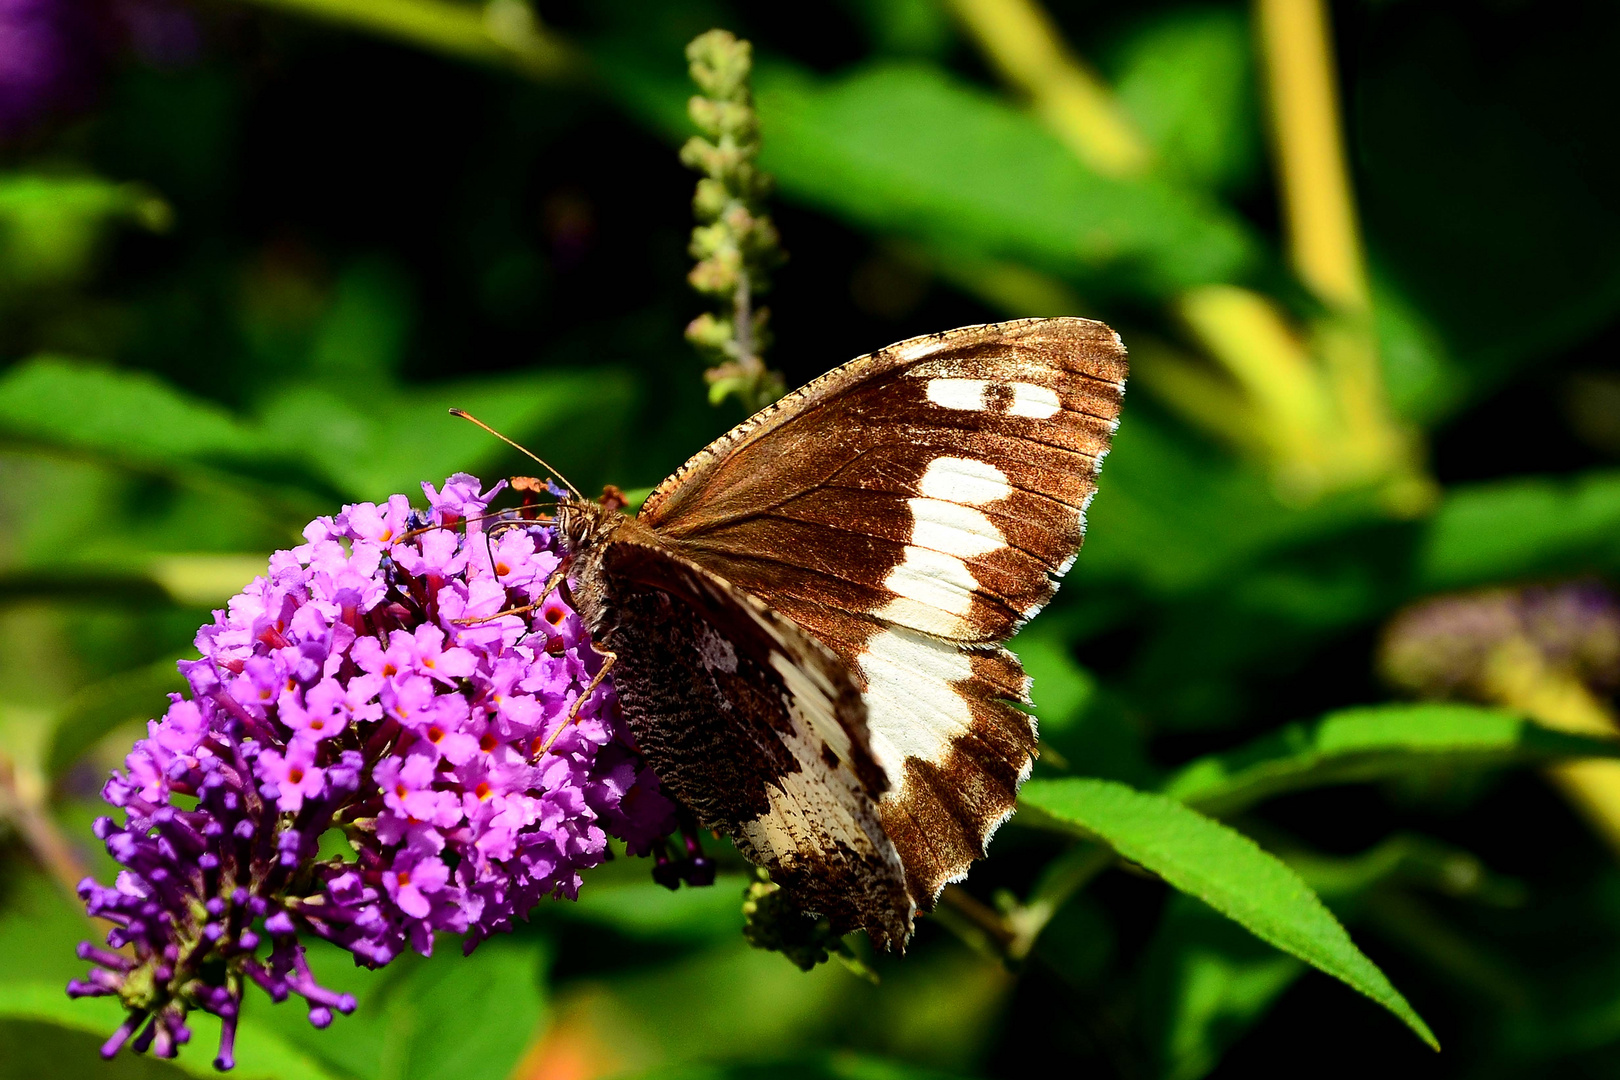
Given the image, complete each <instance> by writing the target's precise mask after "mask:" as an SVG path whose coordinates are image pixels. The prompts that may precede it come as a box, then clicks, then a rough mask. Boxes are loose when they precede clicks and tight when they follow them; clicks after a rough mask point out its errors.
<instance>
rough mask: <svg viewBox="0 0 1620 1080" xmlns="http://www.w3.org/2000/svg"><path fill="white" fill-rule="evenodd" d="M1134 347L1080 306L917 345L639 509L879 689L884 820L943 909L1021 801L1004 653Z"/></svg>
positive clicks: (1025, 614) (1029, 740)
mask: <svg viewBox="0 0 1620 1080" xmlns="http://www.w3.org/2000/svg"><path fill="white" fill-rule="evenodd" d="M1125 373H1126V360H1125V351H1124V348H1123V347H1122V346H1121V345H1120V343H1119V339H1118V337H1117V336H1116V335H1115V334H1114V333H1113V331H1111V330H1109V329H1108V328H1107V327H1106V326H1103V325H1102V324H1101V323H1096V322H1091V321H1089V320H1084V319H1036V320H1025V321H1021V322H1012V323H1001V324H993V325H988V326H979V327H968V328H965V329H962V330H955V331H950V332H948V333H944V334H937V335H931V336H929V337H924V338H917V339H913V340H911V341H906V342H902V343H900V344H898V345H894V346H891V347H890V348H888V349H884V350H882V351H881V352H878V353H874V354H873V355H871V356H868V357H862V358H861V359H858V360H855V361H852V362H851V363H849V364H846V365H844V366H843V367H841V368H838V369H837V370H835V371H833V372H831V373H829V374H828V375H826V376H824V377H822V378H821V379H818V380H816V381H815V382H813V383H811V384H809V385H808V386H806V387H804V388H803V389H801V390H799V391H797V392H796V393H794V394H791V395H789V396H788V397H786V398H784V399H782V400H781V401H780V402H777V403H776V404H775V405H774V406H772V407H770V408H768V409H766V410H764V411H763V412H761V413H760V414H758V415H757V416H755V417H753V418H752V419H750V420H749V421H747V422H745V423H744V424H742V425H740V426H739V427H737V428H736V429H734V430H733V431H732V432H730V433H729V434H727V435H726V436H724V437H722V438H721V439H719V440H717V441H716V442H715V443H714V444H712V445H711V446H710V447H708V448H707V449H705V450H704V451H703V452H702V453H700V454H698V455H697V456H696V457H694V458H693V459H692V460H691V461H690V462H688V463H687V465H686V466H685V467H684V468H682V469H681V470H680V471H679V472H677V473H676V474H675V475H674V476H672V477H671V478H670V479H669V480H667V481H665V483H664V484H663V485H662V486H660V487H659V489H658V490H657V491H655V492H654V493H653V495H652V496H651V498H649V499H648V501H647V504H646V505H645V507H644V508H643V510H642V513H641V520H642V521H643V522H645V523H646V524H647V525H649V526H651V527H652V529H653V530H654V531H655V532H656V533H657V534H658V535H659V537H660V538H661V539H662V540H663V541H664V542H665V543H667V544H669V545H670V546H671V547H672V548H673V549H674V550H675V551H677V552H679V553H680V554H681V555H682V556H684V557H685V558H687V559H690V560H691V561H692V562H693V563H696V564H697V565H699V566H701V567H703V568H704V569H706V570H708V571H710V572H712V573H714V574H716V575H718V576H719V577H720V578H723V579H725V580H726V581H728V582H730V583H732V584H733V585H736V586H739V587H740V588H742V589H744V590H746V591H747V592H749V593H751V594H753V595H754V596H757V597H759V598H760V599H762V600H764V601H765V602H766V603H767V604H769V605H770V606H771V607H772V608H774V609H775V610H776V611H778V612H780V613H782V614H784V615H786V616H787V617H788V618H789V619H791V620H793V621H794V622H795V623H797V624H798V625H799V626H802V627H803V628H804V629H806V630H808V631H809V632H810V633H811V634H813V635H814V636H815V637H816V638H817V639H819V640H820V641H821V642H823V643H825V644H826V645H827V646H829V647H830V648H831V649H832V650H833V651H834V652H835V653H837V654H838V655H839V656H840V657H842V658H843V660H844V661H845V662H846V663H847V664H848V665H849V667H850V669H851V670H852V671H853V672H854V675H855V677H856V680H857V681H858V682H859V684H860V685H861V688H862V690H863V691H864V698H865V706H866V714H867V724H868V726H869V729H870V733H871V747H872V752H873V755H874V757H875V758H876V760H877V762H878V763H879V764H880V765H881V766H883V768H884V769H885V770H886V771H887V773H888V776H889V781H890V788H889V790H888V792H887V793H886V794H885V795H884V797H883V799H882V803H881V808H880V809H881V814H882V821H883V828H884V831H885V832H886V833H887V835H888V836H889V837H890V838H891V839H892V840H893V842H894V844H895V846H896V848H897V849H898V851H899V854H900V857H901V860H902V862H903V863H904V865H905V869H906V874H907V880H908V886H909V889H910V893H911V896H912V897H913V899H914V900H915V902H916V903H917V904H919V905H920V906H923V907H927V906H930V905H931V904H932V902H933V900H934V899H935V897H936V896H937V895H938V892H939V889H940V888H941V887H942V886H943V885H944V884H945V882H947V881H951V880H955V879H957V878H960V877H961V876H962V874H963V873H965V872H966V868H967V866H968V864H969V863H970V862H971V861H972V860H973V859H974V858H977V857H979V856H980V855H982V854H983V852H984V845H985V843H986V842H987V841H988V839H989V837H990V834H991V833H992V832H993V831H994V830H995V828H996V827H997V826H998V825H999V824H1000V823H1001V821H1002V820H1004V819H1005V818H1006V816H1007V815H1008V814H1009V813H1011V811H1012V808H1013V804H1014V798H1015V795H1016V791H1017V787H1018V784H1019V783H1020V782H1021V781H1022V780H1023V778H1024V777H1025V776H1026V775H1027V773H1028V770H1029V762H1030V757H1031V755H1032V753H1033V751H1034V746H1035V732H1034V725H1033V721H1032V720H1031V719H1030V718H1029V717H1028V716H1027V715H1026V714H1025V713H1023V712H1021V711H1020V710H1018V709H1016V708H1014V707H1013V706H1012V704H1010V703H1011V702H1027V701H1028V682H1027V680H1026V679H1025V677H1024V675H1023V671H1022V669H1021V668H1020V667H1019V665H1018V662H1017V660H1016V658H1014V657H1013V656H1012V654H1010V653H1008V652H1007V651H1006V650H1005V649H1002V648H1001V647H1000V643H1001V642H1004V641H1006V640H1007V639H1008V638H1009V637H1011V636H1012V634H1013V633H1014V632H1015V631H1016V630H1017V629H1018V627H1019V626H1021V625H1022V624H1023V623H1024V622H1025V621H1027V620H1028V619H1029V618H1030V617H1032V616H1033V615H1034V614H1035V613H1036V612H1037V611H1039V610H1040V609H1041V607H1042V606H1044V605H1045V604H1046V602H1047V601H1048V600H1050V599H1051V596H1052V594H1053V593H1054V592H1055V591H1056V588H1057V583H1058V581H1059V579H1060V578H1061V577H1062V576H1063V574H1064V573H1065V572H1066V571H1067V570H1068V568H1069V567H1070V565H1071V564H1072V563H1073V561H1074V557H1075V554H1076V552H1077V550H1078V549H1079V546H1080V542H1081V539H1082V537H1083V535H1084V531H1085V509H1086V506H1087V505H1088V504H1089V502H1090V499H1091V496H1092V494H1093V493H1094V492H1095V490H1096V476H1097V470H1098V468H1099V466H1100V465H1101V462H1102V459H1103V457H1104V456H1105V455H1106V454H1107V452H1108V447H1109V444H1110V441H1111V438H1112V435H1113V431H1114V428H1115V426H1116V423H1117V418H1118V415H1119V407H1120V400H1121V396H1122V394H1123V390H1124V379H1125Z"/></svg>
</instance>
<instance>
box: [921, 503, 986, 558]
mask: <svg viewBox="0 0 1620 1080" xmlns="http://www.w3.org/2000/svg"><path fill="white" fill-rule="evenodd" d="M906 502H907V503H909V504H910V505H911V543H912V544H913V545H914V546H916V547H923V548H930V549H932V550H934V551H942V552H944V553H945V554H947V555H957V556H960V557H961V558H964V559H971V558H973V557H974V556H975V555H984V554H986V553H988V552H991V551H995V550H996V549H998V548H1000V547H1003V546H1005V544H1006V542H1007V541H1006V538H1005V537H1003V536H1002V535H1001V530H1000V529H998V528H996V526H995V523H994V522H992V521H991V520H990V519H989V518H987V517H985V516H984V514H983V513H982V512H981V511H978V510H975V509H973V508H972V507H971V506H959V505H957V504H956V503H954V502H945V501H943V500H940V499H907V500H906Z"/></svg>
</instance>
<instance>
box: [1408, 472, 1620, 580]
mask: <svg viewBox="0 0 1620 1080" xmlns="http://www.w3.org/2000/svg"><path fill="white" fill-rule="evenodd" d="M1615 567H1620V472H1615V471H1612V470H1611V471H1605V472H1591V473H1586V474H1583V475H1580V476H1575V477H1569V478H1564V477H1556V478H1554V477H1516V478H1514V479H1511V480H1502V481H1495V482H1491V483H1484V484H1471V485H1468V486H1464V487H1457V488H1453V489H1451V490H1450V491H1449V492H1448V493H1447V495H1446V500H1445V502H1444V503H1443V504H1442V505H1441V507H1440V509H1439V511H1438V512H1437V513H1436V514H1435V516H1434V518H1433V519H1432V520H1431V521H1430V523H1429V526H1428V529H1427V530H1426V534H1425V536H1424V539H1423V543H1422V546H1421V548H1420V550H1419V552H1418V557H1417V566H1416V579H1417V581H1416V584H1417V585H1418V587H1419V589H1420V590H1422V591H1437V590H1441V589H1454V588H1458V587H1461V586H1466V585H1474V584H1479V583H1482V582H1487V581H1495V580H1500V579H1502V578H1512V577H1522V576H1526V575H1531V574H1545V573H1557V572H1566V573H1567V572H1578V571H1582V570H1587V571H1590V570H1593V569H1612V568H1615Z"/></svg>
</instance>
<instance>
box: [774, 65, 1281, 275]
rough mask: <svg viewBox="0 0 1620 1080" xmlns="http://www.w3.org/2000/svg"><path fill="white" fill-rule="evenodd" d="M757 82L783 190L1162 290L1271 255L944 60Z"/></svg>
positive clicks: (909, 231) (915, 232) (815, 202)
mask: <svg viewBox="0 0 1620 1080" xmlns="http://www.w3.org/2000/svg"><path fill="white" fill-rule="evenodd" d="M756 86H757V93H756V98H757V101H758V104H759V113H760V118H761V123H762V124H763V125H764V130H765V132H766V137H765V143H764V151H763V154H762V157H761V163H762V164H763V165H764V167H765V168H766V169H768V170H770V171H772V172H773V173H774V174H775V175H776V177H777V181H778V183H779V184H780V186H781V190H782V192H783V194H784V195H785V196H786V197H788V198H791V199H795V200H797V201H799V202H803V203H807V204H809V205H811V206H815V207H818V208H820V209H822V210H825V211H827V212H829V213H832V214H834V215H836V216H838V217H841V218H843V219H845V220H846V221H849V222H851V223H853V224H855V225H856V226H858V227H861V228H866V229H871V230H875V231H878V232H880V233H888V234H895V233H899V234H902V235H906V236H910V237H912V238H915V239H919V240H929V239H939V240H949V241H951V242H953V243H958V244H965V245H968V246H971V247H975V248H978V249H979V250H981V251H983V252H984V253H985V254H988V255H991V256H1000V257H1007V258H1014V259H1020V260H1025V261H1028V262H1029V263H1031V264H1032V265H1034V266H1037V267H1040V268H1042V269H1046V270H1050V271H1053V272H1056V273H1060V274H1069V275H1083V276H1085V277H1087V278H1088V279H1089V284H1091V285H1092V286H1093V287H1094V288H1100V287H1105V286H1106V287H1108V288H1111V289H1129V290H1132V291H1137V290H1139V291H1143V292H1148V293H1158V294H1164V295H1168V294H1169V293H1171V292H1174V291H1177V290H1180V289H1185V288H1188V287H1190V286H1192V285H1197V284H1204V283H1208V282H1214V281H1227V280H1231V279H1234V278H1237V277H1240V276H1242V275H1243V274H1244V273H1245V272H1246V271H1247V270H1248V269H1249V268H1250V267H1251V266H1252V265H1253V264H1254V263H1255V262H1256V261H1257V260H1258V253H1257V249H1256V248H1255V245H1254V241H1253V239H1252V238H1251V237H1250V235H1249V234H1248V232H1247V231H1246V230H1245V229H1244V227H1243V226H1242V225H1241V224H1239V222H1238V220H1237V219H1236V218H1235V217H1232V216H1230V215H1229V214H1227V213H1226V212H1225V211H1224V210H1222V209H1220V208H1218V207H1217V206H1216V205H1215V204H1214V203H1213V202H1208V201H1205V200H1204V199H1203V198H1201V197H1200V196H1198V195H1196V194H1192V193H1189V192H1187V191H1184V190H1178V189H1176V188H1175V187H1173V186H1172V185H1170V184H1167V183H1165V182H1163V181H1162V180H1157V179H1153V178H1146V179H1141V180H1136V181H1120V180H1111V179H1106V178H1104V177H1101V176H1098V175H1097V174H1095V173H1092V172H1089V171H1088V170H1087V169H1086V168H1085V167H1083V166H1082V165H1081V164H1080V163H1079V162H1078V161H1077V160H1076V159H1075V157H1074V156H1073V155H1072V154H1071V153H1070V152H1069V151H1068V150H1067V149H1066V148H1065V147H1064V146H1063V145H1062V144H1061V143H1060V142H1059V141H1058V140H1057V138H1056V137H1055V136H1053V135H1052V134H1051V133H1050V132H1048V131H1047V130H1046V128H1045V127H1043V126H1042V125H1041V123H1040V122H1039V121H1038V120H1036V119H1035V118H1034V117H1032V116H1030V115H1028V114H1026V113H1024V112H1022V111H1020V110H1018V109H1015V108H1013V107H1012V106H1011V105H1010V104H1009V103H1007V102H1006V101H1004V100H1002V99H1000V98H998V97H995V96H993V95H991V94H988V93H986V92H984V91H982V90H979V89H977V88H975V87H973V86H971V85H969V84H967V83H965V82H963V81H961V80H959V79H956V78H955V77H953V76H951V75H948V74H946V73H945V72H944V71H942V70H939V69H937V68H934V67H930V66H925V65H920V64H916V65H912V64H876V65H872V66H869V67H866V68H862V69H858V70H856V71H854V72H852V73H850V74H847V75H842V76H840V77H838V78H836V79H830V80H822V79H816V78H814V77H812V76H810V75H808V74H806V73H804V72H802V71H799V70H796V69H791V68H788V67H786V66H762V67H761V68H760V70H759V74H758V78H757V80H756ZM1104 279H1107V280H1106V281H1105V280H1104Z"/></svg>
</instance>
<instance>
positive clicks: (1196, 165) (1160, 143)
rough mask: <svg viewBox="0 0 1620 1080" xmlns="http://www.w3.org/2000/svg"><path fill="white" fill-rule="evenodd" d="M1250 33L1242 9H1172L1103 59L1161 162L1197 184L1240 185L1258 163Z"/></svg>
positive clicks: (1257, 111) (1122, 100) (1127, 108)
mask: <svg viewBox="0 0 1620 1080" xmlns="http://www.w3.org/2000/svg"><path fill="white" fill-rule="evenodd" d="M1252 40H1253V30H1252V28H1251V27H1250V26H1249V20H1248V18H1247V17H1246V16H1245V14H1244V12H1243V11H1242V10H1241V9H1237V8H1178V9H1172V10H1170V11H1167V12H1163V13H1158V14H1156V16H1154V17H1152V18H1150V20H1149V21H1148V22H1147V23H1146V24H1145V25H1144V26H1142V27H1140V28H1139V29H1137V30H1136V31H1135V32H1134V33H1133V34H1132V35H1131V37H1130V38H1129V40H1127V41H1126V42H1125V43H1124V44H1123V45H1122V46H1121V47H1120V49H1119V51H1118V53H1117V55H1115V56H1114V57H1112V62H1111V63H1108V64H1107V67H1108V68H1109V69H1111V70H1110V74H1112V75H1113V76H1114V78H1113V82H1114V93H1115V95H1116V96H1117V97H1118V99H1119V103H1120V104H1121V105H1122V106H1123V107H1124V109H1125V111H1126V112H1127V113H1129V114H1130V116H1131V118H1132V119H1133V120H1135V121H1136V125H1137V128H1138V130H1139V131H1141V133H1142V134H1143V135H1144V136H1145V137H1146V138H1147V140H1148V142H1149V143H1150V144H1151V145H1152V146H1153V150H1154V153H1155V155H1156V156H1157V158H1158V160H1159V162H1160V163H1162V164H1163V165H1164V166H1165V167H1167V168H1168V169H1170V170H1171V171H1172V172H1173V173H1174V174H1175V175H1177V176H1178V177H1181V178H1184V179H1186V180H1188V181H1191V182H1192V183H1194V184H1197V185H1199V186H1204V187H1211V188H1217V189H1222V190H1228V189H1231V188H1235V187H1241V186H1242V185H1244V184H1245V183H1246V182H1248V181H1250V180H1252V179H1253V178H1254V177H1255V175H1256V174H1257V173H1258V172H1259V168H1260V164H1261V153H1260V150H1261V139H1260V109H1259V102H1258V101H1257V99H1256V96H1255V85H1254V83H1255V79H1254V71H1255V58H1254V55H1253V49H1252V46H1251V42H1252Z"/></svg>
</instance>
